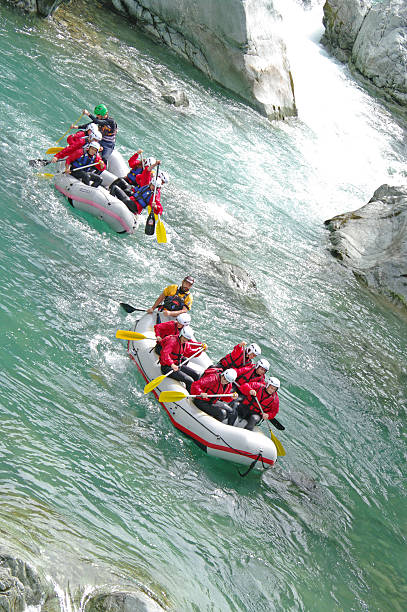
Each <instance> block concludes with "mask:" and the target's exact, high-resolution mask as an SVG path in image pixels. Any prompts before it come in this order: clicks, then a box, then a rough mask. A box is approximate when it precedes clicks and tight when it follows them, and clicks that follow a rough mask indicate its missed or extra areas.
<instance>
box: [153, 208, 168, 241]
mask: <svg viewBox="0 0 407 612" xmlns="http://www.w3.org/2000/svg"><path fill="white" fill-rule="evenodd" d="M156 235H157V242H158V244H167V232H166V231H165V225H164V223H163V222H162V221H161V215H158V223H157V230H156Z"/></svg>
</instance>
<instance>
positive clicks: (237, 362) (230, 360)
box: [219, 344, 253, 370]
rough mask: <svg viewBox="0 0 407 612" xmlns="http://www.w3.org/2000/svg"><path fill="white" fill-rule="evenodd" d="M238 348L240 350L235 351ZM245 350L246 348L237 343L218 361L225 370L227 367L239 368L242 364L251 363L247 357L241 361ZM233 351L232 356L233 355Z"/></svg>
mask: <svg viewBox="0 0 407 612" xmlns="http://www.w3.org/2000/svg"><path fill="white" fill-rule="evenodd" d="M238 348H240V349H241V351H240V352H238V351H237V349H238ZM245 350H246V349H245V348H244V347H243V346H241V347H239V345H238V344H237V345H236V346H235V348H234V349H233V351H231V352H230V353H228V354H227V355H225V356H224V357H223V358H222V359H220V360H219V363H220V364H221V365H222V367H223V368H224V369H225V370H227V369H228V368H233V369H234V370H237V369H238V368H241V367H242V366H246V365H253V362H252V360H251V359H248V358H247V357H245V360H244V363H243V357H244V351H245ZM233 353H235V355H234V356H233ZM236 353H237V355H236Z"/></svg>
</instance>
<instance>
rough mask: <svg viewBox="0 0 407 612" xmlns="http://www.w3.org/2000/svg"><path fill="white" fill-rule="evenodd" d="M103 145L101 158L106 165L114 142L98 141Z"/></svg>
mask: <svg viewBox="0 0 407 612" xmlns="http://www.w3.org/2000/svg"><path fill="white" fill-rule="evenodd" d="M100 144H101V145H102V147H103V151H102V155H101V157H102V159H103V161H104V162H105V164H106V165H107V162H108V161H109V157H110V156H111V154H112V153H113V149H114V145H115V143H114V142H105V141H104V140H102V141H101V143H100Z"/></svg>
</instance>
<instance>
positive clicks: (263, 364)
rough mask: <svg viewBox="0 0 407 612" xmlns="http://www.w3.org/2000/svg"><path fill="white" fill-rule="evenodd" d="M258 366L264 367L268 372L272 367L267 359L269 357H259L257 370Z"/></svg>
mask: <svg viewBox="0 0 407 612" xmlns="http://www.w3.org/2000/svg"><path fill="white" fill-rule="evenodd" d="M257 368H264V369H265V370H266V372H268V371H269V369H270V363H269V362H268V361H267V359H264V358H263V359H259V360H258V362H257V363H256V370H257Z"/></svg>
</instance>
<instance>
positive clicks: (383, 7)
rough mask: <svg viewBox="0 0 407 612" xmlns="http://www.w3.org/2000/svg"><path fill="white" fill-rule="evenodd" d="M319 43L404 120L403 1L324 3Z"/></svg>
mask: <svg viewBox="0 0 407 612" xmlns="http://www.w3.org/2000/svg"><path fill="white" fill-rule="evenodd" d="M323 23H324V26H325V34H324V35H323V37H322V39H321V42H322V44H324V45H325V46H326V47H327V48H328V49H329V51H330V52H332V53H333V54H334V55H335V56H336V57H337V58H338V59H339V60H341V61H348V62H349V65H350V67H351V69H352V71H353V72H354V73H356V74H357V75H359V76H361V77H363V80H364V82H365V85H367V86H368V87H369V88H370V89H372V90H373V92H374V93H375V94H376V95H379V96H380V97H382V98H383V99H384V100H386V101H387V102H388V103H390V105H391V107H392V109H393V110H395V111H397V112H399V113H401V114H402V115H404V116H407V70H406V66H407V34H406V32H407V3H406V2H405V0H383V1H382V2H374V1H373V0H327V1H326V2H325V5H324V19H323Z"/></svg>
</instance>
